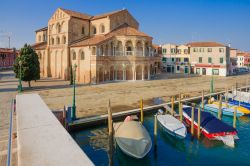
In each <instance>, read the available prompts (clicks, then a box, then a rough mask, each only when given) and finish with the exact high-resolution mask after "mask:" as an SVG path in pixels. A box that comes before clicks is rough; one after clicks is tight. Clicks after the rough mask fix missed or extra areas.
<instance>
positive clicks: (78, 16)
mask: <svg viewBox="0 0 250 166" xmlns="http://www.w3.org/2000/svg"><path fill="white" fill-rule="evenodd" d="M60 9H61V10H62V11H64V12H65V13H67V14H68V15H70V16H72V17H76V18H81V19H85V20H89V19H90V18H91V17H92V16H90V15H88V14H85V13H80V12H75V11H72V10H67V9H62V8H60Z"/></svg>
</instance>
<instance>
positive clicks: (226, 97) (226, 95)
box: [225, 88, 228, 108]
mask: <svg viewBox="0 0 250 166" xmlns="http://www.w3.org/2000/svg"><path fill="white" fill-rule="evenodd" d="M225 102H226V106H227V108H228V88H226V94H225Z"/></svg>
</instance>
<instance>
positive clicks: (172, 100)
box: [171, 96, 174, 115]
mask: <svg viewBox="0 0 250 166" xmlns="http://www.w3.org/2000/svg"><path fill="white" fill-rule="evenodd" d="M171 115H174V96H172V98H171Z"/></svg>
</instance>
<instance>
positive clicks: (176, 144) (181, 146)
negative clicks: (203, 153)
mask: <svg viewBox="0 0 250 166" xmlns="http://www.w3.org/2000/svg"><path fill="white" fill-rule="evenodd" d="M158 132H159V134H160V137H161V139H162V140H163V142H164V143H165V144H168V145H170V146H171V147H172V148H174V149H177V150H178V151H180V152H185V151H186V146H185V142H184V140H180V139H176V138H175V137H173V136H171V135H169V134H168V133H166V131H164V129H163V128H162V127H160V126H159V128H158Z"/></svg>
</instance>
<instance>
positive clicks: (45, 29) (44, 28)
mask: <svg viewBox="0 0 250 166" xmlns="http://www.w3.org/2000/svg"><path fill="white" fill-rule="evenodd" d="M47 30H48V27H43V28H40V29H38V30H36V31H35V32H40V31H47Z"/></svg>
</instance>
